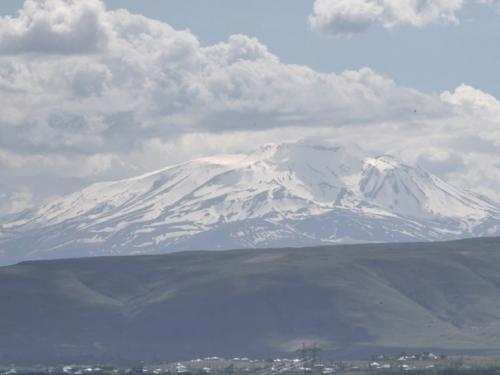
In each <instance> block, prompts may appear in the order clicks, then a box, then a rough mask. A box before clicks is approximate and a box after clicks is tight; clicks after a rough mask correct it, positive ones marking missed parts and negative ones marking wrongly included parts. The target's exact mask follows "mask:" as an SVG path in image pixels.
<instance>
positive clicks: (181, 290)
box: [0, 238, 500, 363]
mask: <svg viewBox="0 0 500 375" xmlns="http://www.w3.org/2000/svg"><path fill="white" fill-rule="evenodd" d="M0 301H1V303H0V363H1V362H2V360H3V361H4V362H5V361H10V360H13V359H19V358H23V359H33V360H38V359H43V358H62V357H72V356H83V355H90V354H92V355H95V356H102V355H106V356H107V355H112V356H120V357H123V358H134V359H153V358H156V359H158V360H163V359H190V358H198V357H205V356H225V357H232V356H239V357H242V356H246V357H256V356H258V357H260V358H262V357H269V356H278V355H288V356H292V352H293V351H294V350H295V349H297V348H298V347H299V346H300V345H302V342H306V343H314V342H316V343H317V344H318V345H319V346H320V347H321V348H322V349H323V351H324V352H325V353H330V354H329V355H334V354H335V355H336V356H340V357H341V356H350V357H353V356H366V355H368V354H375V353H384V352H386V353H391V354H394V353H396V351H400V350H403V349H405V350H407V351H408V350H425V349H430V350H434V351H438V352H439V353H440V352H445V351H458V352H477V353H489V352H496V353H498V352H500V239H498V238H488V239H474V240H464V241H455V242H443V243H409V244H380V245H355V246H328V247H321V248H303V249H272V250H238V251H224V252H186V253H176V254H169V255H159V256H128V257H106V258H84V259H69V260H54V261H39V262H24V263H21V264H19V265H16V266H10V267H3V268H0Z"/></svg>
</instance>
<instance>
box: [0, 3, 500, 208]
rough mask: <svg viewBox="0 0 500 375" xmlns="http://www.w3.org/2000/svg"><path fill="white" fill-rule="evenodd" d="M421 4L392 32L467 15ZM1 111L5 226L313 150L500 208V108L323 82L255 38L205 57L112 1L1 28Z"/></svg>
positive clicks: (28, 16) (352, 82)
mask: <svg viewBox="0 0 500 375" xmlns="http://www.w3.org/2000/svg"><path fill="white" fill-rule="evenodd" d="M398 1H399V0H398ZM350 2H351V3H352V1H350ZM317 3H320V1H318V2H317ZM336 3H338V4H342V1H338V2H336ZM371 3H372V4H373V5H374V6H376V5H377V4H379V2H377V1H373V2H371ZM385 3H388V4H389V2H385ZM402 3H406V2H402ZM414 3H415V4H416V3H419V4H421V5H420V6H421V7H422V10H421V11H419V12H418V17H420V18H421V20H420V18H418V17H417V16H412V15H411V14H408V15H407V16H404V17H406V18H404V17H403V16H402V15H401V14H403V13H404V12H407V8H405V7H402V8H401V10H398V11H397V12H396V8H394V10H393V13H394V14H397V17H396V16H395V15H393V16H391V17H396V18H394V19H392V21H391V19H390V18H387V20H388V21H386V22H388V24H394V25H395V24H397V22H401V21H398V20H402V19H408V20H410V21H405V22H415V24H419V22H420V23H422V22H424V21H423V20H424V19H425V20H436V19H438V18H443V19H446V17H444V16H442V14H447V12H448V15H449V17H448V18H447V19H448V20H451V21H453V19H454V18H453V17H452V11H453V9H454V8H453V7H452V4H458V3H459V2H453V1H449V2H445V1H436V2H432V4H442V5H441V8H439V7H438V8H439V9H440V11H439V12H438V13H436V10H433V9H434V7H433V6H431V5H429V4H431V2H424V1H421V2H414ZM414 3H413V2H412V3H411V4H414ZM325 4H326V3H325ZM359 4H360V9H361V8H363V6H362V5H363V4H365V2H359ZM391 4H392V3H391ZM394 4H396V2H394ZM408 4H410V2H408ZM446 4H448V8H446V7H445V5H446ZM394 6H395V5H393V7H394ZM412 6H413V5H412ZM455 6H457V5H455ZM410 8H411V9H414V8H412V7H410ZM410 8H409V9H410ZM427 8H429V9H427ZM431 8H432V9H431ZM363 9H364V8H363ZM363 9H361V11H363V12H364V10H363ZM398 9H399V8H398ZM405 9H406V10H405ZM411 9H410V10H411ZM446 9H448V10H446ZM401 12H402V13H401ZM450 12H451V13H450ZM405 14H406V13H405ZM435 14H438V15H435ZM384 17H389V16H384ZM398 17H399V18H398ZM415 17H417V18H418V19H417V18H415ZM384 22H385V21H384ZM391 22H392V23H391ZM395 22H396V23H395ZM425 22H431V21H425ZM0 100H1V103H2V110H1V111H0V173H1V174H2V176H3V178H2V179H1V180H0V197H1V198H2V199H1V200H0V213H9V212H15V211H19V210H21V209H23V208H26V207H29V206H31V205H33V204H39V203H42V202H44V201H47V200H50V199H51V197H53V196H55V195H60V194H66V193H69V192H71V191H73V190H75V189H79V188H82V187H84V186H86V185H88V184H90V183H92V182H95V181H101V180H109V179H117V178H124V177H130V176H133V175H137V174H139V173H143V172H147V171H150V170H153V169H156V168H161V167H164V166H166V165H171V164H174V163H178V162H183V161H185V160H188V159H190V158H194V157H200V156H206V155H211V154H215V153H218V152H237V151H246V150H248V149H252V148H254V147H257V146H259V145H260V144H263V143H267V142H280V141H286V140H293V139H298V138H305V137H315V138H319V137H321V138H329V139H332V140H336V141H354V142H358V143H359V144H360V145H361V146H362V147H364V148H365V149H367V150H368V151H370V152H373V153H382V152H392V153H398V154H400V155H402V156H403V157H405V158H406V159H408V160H409V161H418V162H421V163H423V164H424V165H425V166H426V167H427V168H429V169H430V170H431V171H433V172H436V173H438V174H439V175H440V176H441V177H444V178H446V179H448V180H450V181H452V182H454V183H456V184H457V185H459V186H462V187H468V188H472V189H475V190H477V191H480V192H482V193H485V194H489V195H490V196H492V197H493V198H500V196H497V194H498V193H496V192H497V191H500V189H498V188H499V187H500V186H499V184H498V181H500V179H499V178H498V177H500V176H497V174H498V173H497V172H496V168H497V165H500V150H499V143H498V142H500V133H499V131H498V130H497V129H496V128H497V126H496V124H497V123H498V121H499V120H500V118H499V117H500V116H499V111H500V110H499V108H500V105H499V103H498V101H497V100H496V99H495V98H494V97H492V96H489V95H488V94H485V93H483V92H481V91H479V90H476V89H474V88H472V87H469V86H465V85H463V86H460V87H458V88H457V89H456V90H455V91H454V92H445V93H443V94H441V95H434V94H424V93H421V92H418V91H417V90H414V89H411V88H408V87H403V86H400V85H398V84H397V83H395V82H394V81H392V80H391V79H390V78H388V77H385V76H383V75H380V74H378V73H377V72H375V71H373V70H371V69H369V68H363V69H360V70H357V71H345V72H343V73H340V74H333V73H332V74H325V73H319V72H316V71H314V70H312V69H310V68H309V67H307V66H300V65H293V64H284V63H283V62H281V61H280V59H279V57H278V56H276V55H274V54H273V53H271V52H270V51H269V50H268V49H267V47H266V46H265V45H264V44H262V43H261V42H259V41H258V40H257V39H255V38H251V37H248V36H245V35H233V36H231V37H230V38H229V39H228V40H227V41H223V42H220V43H218V44H215V45H211V46H207V47H203V46H201V45H200V43H199V41H198V39H197V37H196V36H195V35H194V34H193V33H191V32H190V31H188V30H175V29H173V28H172V27H170V26H169V25H168V24H165V23H162V22H159V21H155V20H152V19H148V18H146V17H143V16H140V15H134V14H131V13H129V12H128V11H126V10H117V11H109V10H107V9H106V8H105V6H104V4H103V3H102V2H101V1H98V0H73V1H63V0H46V1H43V2H39V1H34V0H27V1H26V2H25V4H24V7H23V9H22V10H21V11H20V12H19V14H18V16H16V17H3V18H0Z"/></svg>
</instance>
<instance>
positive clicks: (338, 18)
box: [309, 0, 464, 38]
mask: <svg viewBox="0 0 500 375" xmlns="http://www.w3.org/2000/svg"><path fill="white" fill-rule="evenodd" d="M463 3H464V0H316V1H315V2H314V8H313V12H312V14H311V15H310V16H309V24H310V26H311V28H312V29H313V30H316V31H318V32H319V33H321V34H323V35H325V36H328V37H333V38H336V37H341V36H351V35H354V34H359V33H361V32H363V31H365V30H366V29H368V28H369V27H370V26H372V25H374V24H381V25H382V26H383V27H385V28H388V29H392V28H394V27H396V26H400V25H404V24H406V25H410V26H413V27H423V26H425V25H427V24H429V23H433V22H438V21H439V22H444V23H455V24H456V23H458V22H459V21H458V18H457V17H456V15H455V12H456V11H458V10H459V9H460V8H461V7H462V5H463Z"/></svg>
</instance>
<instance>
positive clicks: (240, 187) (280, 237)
mask: <svg viewBox="0 0 500 375" xmlns="http://www.w3.org/2000/svg"><path fill="white" fill-rule="evenodd" d="M499 231H500V206H499V205H497V204H496V203H494V202H491V201H490V200H488V199H486V198H484V197H481V196H479V195H477V194H473V193H471V192H467V191H463V190H460V189H456V188H454V187H452V186H450V185H448V184H446V183H445V182H443V181H442V180H440V179H439V178H437V177H436V176H434V175H432V174H430V173H429V172H427V171H425V170H423V169H422V168H419V167H416V166H411V165H409V164H406V163H404V162H403V161H401V160H398V159H396V158H394V157H391V156H380V157H376V158H374V157H369V156H367V155H366V154H365V153H364V152H363V151H362V150H361V149H360V148H359V147H357V146H356V145H335V144H330V143H326V142H321V141H300V142H294V143H282V144H269V145H265V146H263V147H261V148H260V149H258V150H257V151H255V152H254V153H251V154H249V155H244V154H239V155H218V156H215V157H210V158H203V159H197V160H193V161H190V162H187V163H184V164H180V165H176V166H171V167H167V168H164V169H161V170H159V171H156V172H152V173H148V174H145V175H142V176H139V177H135V178H131V179H127V180H122V181H116V182H105V183H97V184H94V185H92V186H90V187H88V188H86V189H84V190H82V191H80V192H77V193H74V194H71V195H68V196H66V197H64V198H61V199H59V200H57V201H55V202H52V203H50V204H48V205H45V206H42V207H39V208H36V209H31V210H27V211H24V212H23V213H21V214H18V215H14V216H12V215H11V216H8V217H4V218H3V219H0V264H4V265H5V264H10V263H14V262H17V261H20V260H25V259H49V258H59V257H76V256H92V255H117V254H136V253H166V252H173V251H181V250H200V249H204V250H211V249H221V250H223V249H232V248H253V247H285V246H297V247H298V246H310V245H311V246H312V245H326V244H332V243H354V242H391V241H427V240H431V241H433V240H448V239H455V238H463V237H475V236H485V235H488V236H491V235H497V234H498V233H499Z"/></svg>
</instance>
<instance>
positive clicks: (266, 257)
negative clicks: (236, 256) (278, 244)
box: [243, 253, 290, 263]
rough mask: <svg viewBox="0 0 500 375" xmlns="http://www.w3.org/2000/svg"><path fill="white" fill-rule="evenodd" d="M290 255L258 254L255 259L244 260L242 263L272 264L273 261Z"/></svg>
mask: <svg viewBox="0 0 500 375" xmlns="http://www.w3.org/2000/svg"><path fill="white" fill-rule="evenodd" d="M287 255H290V253H271V254H260V255H257V256H256V257H255V258H252V259H248V260H245V261H244V262H243V263H264V262H273V261H275V260H278V259H281V258H283V257H286V256H287Z"/></svg>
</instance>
